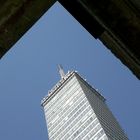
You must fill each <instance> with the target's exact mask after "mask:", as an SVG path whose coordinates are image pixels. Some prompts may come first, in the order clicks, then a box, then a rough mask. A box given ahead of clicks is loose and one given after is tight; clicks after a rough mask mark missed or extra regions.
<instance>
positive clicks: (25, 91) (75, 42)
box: [0, 3, 140, 140]
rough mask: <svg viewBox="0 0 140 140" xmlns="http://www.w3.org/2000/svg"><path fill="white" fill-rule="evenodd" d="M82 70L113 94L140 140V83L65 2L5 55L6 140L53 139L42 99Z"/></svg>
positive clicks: (0, 65) (116, 108)
mask: <svg viewBox="0 0 140 140" xmlns="http://www.w3.org/2000/svg"><path fill="white" fill-rule="evenodd" d="M57 64H62V65H63V68H64V70H65V72H67V71H68V70H77V71H78V72H79V73H80V74H81V75H82V76H83V77H84V78H86V79H87V81H88V82H89V83H90V84H91V85H92V86H93V87H95V88H97V89H98V90H99V92H100V93H101V94H102V95H103V96H104V97H105V98H106V99H107V104H108V106H109V107H110V109H111V111H112V112H113V114H114V115H115V117H116V118H117V120H118V121H119V123H120V125H121V126H122V128H123V129H124V130H125V132H126V133H127V135H128V137H129V138H130V139H131V140H139V139H140V109H139V108H140V101H139V99H140V82H139V80H138V79H137V78H136V77H135V76H134V75H133V74H132V73H131V71H130V70H129V69H128V68H127V67H126V66H124V65H123V64H122V63H121V62H120V60H119V59H117V58H116V57H115V56H114V55H113V54H112V53H111V52H110V50H108V49H107V48H106V47H104V46H103V44H102V43H101V42H100V41H99V40H95V39H94V38H93V37H92V36H91V35H90V34H89V33H88V32H87V31H86V30H85V29H84V28H83V27H82V26H81V25H80V24H79V23H78V22H77V21H76V20H75V19H74V18H73V17H72V16H71V15H70V14H69V13H68V12H67V11H66V10H65V9H64V8H63V7H62V6H61V5H60V4H59V3H55V5H53V7H52V8H50V9H49V11H48V12H47V13H46V14H45V15H44V16H43V17H42V18H41V19H40V20H39V21H38V22H37V23H36V24H35V25H34V26H33V27H32V28H31V29H30V30H29V31H28V32H27V33H26V34H25V35H24V36H23V37H22V38H21V39H20V40H19V41H18V42H17V43H16V44H15V46H14V47H13V48H12V49H11V50H10V51H9V52H8V53H7V54H6V55H5V56H4V57H3V58H2V59H1V60H0V140H47V139H48V138H47V128H46V122H45V117H44V112H43V110H42V107H41V106H40V102H41V99H42V98H43V97H44V96H45V95H46V94H47V91H48V90H50V89H51V88H52V87H53V85H55V84H56V82H57V81H58V80H59V79H60V77H59V74H58V70H57Z"/></svg>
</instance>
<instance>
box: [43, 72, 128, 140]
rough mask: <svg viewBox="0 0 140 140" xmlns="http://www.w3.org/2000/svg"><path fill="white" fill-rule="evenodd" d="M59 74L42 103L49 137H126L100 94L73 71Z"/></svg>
mask: <svg viewBox="0 0 140 140" xmlns="http://www.w3.org/2000/svg"><path fill="white" fill-rule="evenodd" d="M60 74H61V76H62V77H61V80H60V81H59V82H58V83H57V84H56V85H55V86H54V87H53V88H52V89H51V90H50V91H49V92H48V95H47V96H46V97H45V98H43V100H42V102H41V104H42V106H43V108H44V113H45V118H46V122H47V128H48V135H49V140H128V138H127V136H126V135H125V133H124V132H123V130H122V129H121V127H120V125H119V123H118V122H117V120H116V119H115V118H114V116H113V115H112V113H111V111H110V110H109V109H108V107H107V105H106V103H105V98H104V97H103V96H102V95H101V94H100V93H98V92H97V91H96V90H95V89H94V88H93V87H91V86H90V85H89V84H88V83H87V82H86V81H85V80H84V79H83V78H82V77H81V76H80V75H79V74H78V73H77V72H75V71H72V72H68V73H67V74H66V75H64V74H63V72H62V71H61V73H60Z"/></svg>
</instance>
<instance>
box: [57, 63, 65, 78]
mask: <svg viewBox="0 0 140 140" xmlns="http://www.w3.org/2000/svg"><path fill="white" fill-rule="evenodd" d="M58 70H59V74H60V77H61V78H63V77H64V76H65V73H64V70H63V67H62V65H60V64H59V65H58Z"/></svg>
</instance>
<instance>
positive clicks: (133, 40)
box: [59, 0, 140, 79]
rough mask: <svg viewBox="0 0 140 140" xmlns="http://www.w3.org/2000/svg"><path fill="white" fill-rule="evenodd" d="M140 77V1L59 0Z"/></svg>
mask: <svg viewBox="0 0 140 140" xmlns="http://www.w3.org/2000/svg"><path fill="white" fill-rule="evenodd" d="M59 2H60V3H61V4H62V5H63V6H64V7H65V8H66V9H67V10H68V11H69V12H70V13H71V14H72V15H73V16H74V17H75V18H76V19H77V20H78V21H79V22H80V23H81V24H82V25H83V26H84V27H85V28H86V29H87V31H88V32H89V33H91V34H92V35H93V36H94V37H95V38H99V39H100V40H101V41H102V42H103V43H104V44H105V46H106V47H107V48H109V49H110V50H111V52H113V53H114V54H115V56H116V57H118V58H119V59H120V60H121V61H122V62H123V63H124V64H125V65H126V66H127V67H129V69H131V71H132V72H133V73H134V74H135V75H136V76H137V77H138V78H139V79H140V51H139V46H140V39H139V37H140V11H139V5H140V2H139V1H137V0H135V1H133V0H59Z"/></svg>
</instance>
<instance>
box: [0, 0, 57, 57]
mask: <svg viewBox="0 0 140 140" xmlns="http://www.w3.org/2000/svg"><path fill="white" fill-rule="evenodd" d="M55 2H56V0H41V1H40V0H1V4H0V57H2V56H3V55H4V54H5V53H6V52H7V51H8V50H9V49H10V48H11V47H12V46H13V45H14V44H15V43H16V42H17V41H18V40H19V39H20V38H21V37H22V35H23V34H24V33H26V32H27V31H28V29H30V28H31V26H32V25H33V24H34V23H35V22H36V21H37V20H38V19H39V18H40V17H41V16H42V15H43V14H44V13H45V12H46V11H47V10H48V9H49V8H50V7H51V6H52V5H53V4H54V3H55Z"/></svg>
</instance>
